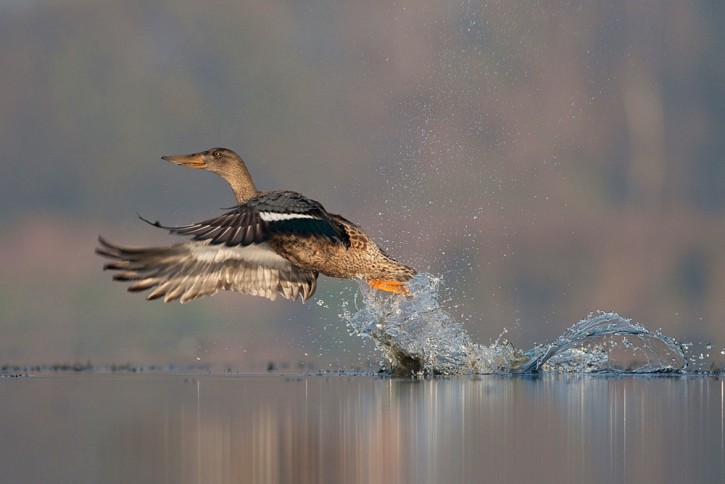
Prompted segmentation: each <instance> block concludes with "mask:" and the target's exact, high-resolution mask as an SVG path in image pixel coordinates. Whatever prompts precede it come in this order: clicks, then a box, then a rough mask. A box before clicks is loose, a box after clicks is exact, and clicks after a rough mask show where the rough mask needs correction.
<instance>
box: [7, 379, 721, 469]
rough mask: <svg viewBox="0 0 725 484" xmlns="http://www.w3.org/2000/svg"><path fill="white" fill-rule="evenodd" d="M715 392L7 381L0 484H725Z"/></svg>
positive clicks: (580, 385) (683, 384) (475, 384)
mask: <svg viewBox="0 0 725 484" xmlns="http://www.w3.org/2000/svg"><path fill="white" fill-rule="evenodd" d="M724 408H725V382H723V381H722V380H718V379H716V378H712V377H704V376H665V377H663V376H660V377H653V376H630V377H621V376H601V375H592V374H586V375H584V374H578V375H572V374H561V373H558V374H542V375H538V376H524V375H508V376H506V375H484V376H464V377H447V378H441V377H437V378H420V379H410V378H405V379H397V378H383V377H378V376H353V377H351V376H329V375H328V376H310V375H284V376H279V375H261V376H255V375H209V374H206V375H205V374H176V373H160V374H98V373H96V374H93V373H84V374H68V373H65V374H39V375H34V376H29V377H21V378H0V432H1V433H2V436H3V438H2V439H0V469H1V470H2V471H1V472H0V482H1V483H19V482H61V483H65V482H67V483H96V482H104V483H117V482H118V483H121V482H124V483H126V482H133V483H165V482H168V483H217V482H221V483H223V482H239V483H253V482H259V483H284V482H297V483H308V482H309V483H340V482H345V483H358V482H359V483H363V482H375V483H385V482H395V483H427V482H430V483H440V482H449V483H462V482H496V483H507V482H515V483H522V482H536V483H550V482H551V483H554V482H556V483H562V482H589V483H605V482H627V483H652V482H657V483H680V482H698V483H700V482H702V483H705V482H708V483H709V482H724V481H725V462H724V457H723V456H724V455H725V419H724V414H723V412H724Z"/></svg>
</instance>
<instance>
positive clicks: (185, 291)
mask: <svg viewBox="0 0 725 484" xmlns="http://www.w3.org/2000/svg"><path fill="white" fill-rule="evenodd" d="M98 241H99V242H100V247H99V248H97V249H96V253H97V254H99V255H102V256H104V257H108V258H109V259H112V260H113V261H112V262H109V263H107V264H106V265H105V266H104V267H103V268H104V269H108V270H114V271H118V273H117V274H116V275H115V276H114V277H113V279H114V280H117V281H123V282H130V283H131V285H130V286H129V287H128V290H129V291H143V290H146V289H152V291H151V292H150V293H149V295H148V296H147V299H158V298H163V300H164V302H169V301H174V300H177V299H178V300H179V302H181V303H185V302H187V301H191V300H193V299H198V298H201V297H205V296H211V295H213V294H216V293H217V292H219V291H236V292H240V293H242V294H249V295H253V296H262V297H266V298H268V299H271V300H275V299H276V298H277V294H281V295H282V297H284V298H286V299H291V300H293V301H294V300H296V299H297V297H298V296H300V297H301V298H302V302H304V301H306V300H307V299H309V298H310V297H311V296H312V295H313V294H314V292H315V289H316V288H317V272H314V271H307V270H304V269H300V268H299V267H297V266H294V265H293V264H292V263H290V262H289V261H288V260H287V259H285V258H283V257H281V256H280V255H278V254H277V253H276V252H274V251H273V250H272V249H270V248H269V246H268V245H267V244H266V243H261V244H254V245H247V246H234V247H228V246H224V245H211V244H210V242H209V241H208V240H205V241H192V242H185V243H182V244H175V245H169V246H162V247H146V248H131V247H122V246H118V245H115V244H113V243H111V242H109V241H107V240H105V239H103V238H102V237H99V238H98Z"/></svg>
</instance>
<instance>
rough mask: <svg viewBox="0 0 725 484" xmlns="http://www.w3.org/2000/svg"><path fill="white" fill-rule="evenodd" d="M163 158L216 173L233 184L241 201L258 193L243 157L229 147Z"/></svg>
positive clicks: (163, 158) (177, 163)
mask: <svg viewBox="0 0 725 484" xmlns="http://www.w3.org/2000/svg"><path fill="white" fill-rule="evenodd" d="M161 159H162V160H166V161H168V162H170V163H174V164H175V165H180V166H188V167H190V168H200V169H203V170H207V171H210V172H212V173H216V174H217V175H219V176H221V177H222V178H224V179H225V180H226V181H227V182H228V183H229V184H230V185H231V187H232V190H233V191H234V195H235V197H236V198H237V201H238V202H239V203H244V202H245V201H246V200H248V199H249V198H251V197H253V196H255V195H256V194H257V189H256V188H255V186H254V182H253V181H252V177H251V176H250V175H249V171H248V170H247V167H246V165H245V164H244V161H243V160H242V157H241V156H239V155H238V154H236V153H235V152H234V151H232V150H230V149H228V148H212V149H210V150H206V151H202V152H201V153H191V154H190V155H169V156H162V157H161Z"/></svg>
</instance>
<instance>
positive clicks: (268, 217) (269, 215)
mask: <svg viewBox="0 0 725 484" xmlns="http://www.w3.org/2000/svg"><path fill="white" fill-rule="evenodd" d="M259 218H261V219H262V220H264V221H265V222H279V221H281V220H294V219H296V218H308V219H309V218H312V219H315V218H318V217H315V216H314V215H309V214H306V213H278V212H259Z"/></svg>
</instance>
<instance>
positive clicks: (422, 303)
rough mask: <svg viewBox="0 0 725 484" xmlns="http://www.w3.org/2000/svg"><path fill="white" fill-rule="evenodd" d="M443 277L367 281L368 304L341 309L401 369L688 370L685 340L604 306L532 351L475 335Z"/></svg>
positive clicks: (355, 331)
mask: <svg viewBox="0 0 725 484" xmlns="http://www.w3.org/2000/svg"><path fill="white" fill-rule="evenodd" d="M439 282H440V280H439V279H437V278H435V277H433V276H431V275H430V274H418V275H417V276H416V277H415V278H414V279H413V281H411V283H410V285H409V289H410V291H411V293H412V297H408V298H405V297H400V296H389V295H387V294H384V293H380V292H377V291H373V290H371V289H369V288H368V287H367V286H365V285H362V284H361V286H360V290H361V296H362V304H361V305H356V307H355V308H354V311H353V310H350V309H349V308H348V307H347V305H345V306H344V310H343V312H342V314H341V316H342V317H343V318H344V319H345V320H346V321H347V324H348V326H349V327H350V329H351V332H352V333H353V334H356V335H359V336H361V337H364V338H372V339H373V340H374V341H375V343H376V346H377V348H378V349H380V351H382V353H383V356H384V358H385V365H386V367H387V371H388V372H389V373H391V374H394V375H399V376H403V375H463V374H471V373H475V374H486V373H531V372H541V371H545V372H568V373H591V372H615V373H616V372H619V373H669V372H684V371H685V370H686V369H687V367H688V363H689V362H688V358H687V357H686V355H685V350H684V349H683V347H682V345H681V344H679V343H678V342H677V341H675V340H674V339H672V338H670V337H668V336H666V335H663V334H661V333H659V332H654V333H653V332H651V331H649V330H648V329H647V328H645V327H644V326H642V325H641V324H638V323H633V322H632V321H630V320H629V319H626V318H623V317H622V316H620V315H618V314H616V313H605V312H599V313H597V314H593V315H590V316H589V317H588V318H586V319H584V320H581V321H579V322H578V323H576V324H574V325H573V326H571V327H570V328H569V329H567V330H566V331H565V332H564V334H562V335H561V336H560V337H559V338H557V339H556V341H554V342H552V343H550V344H547V345H540V346H537V347H536V348H533V349H531V350H528V351H524V350H521V349H517V348H515V347H514V346H512V345H511V344H510V343H508V342H506V341H496V342H494V343H493V344H491V345H489V346H485V345H481V344H478V343H475V342H473V341H472V340H471V338H470V336H469V335H468V333H467V332H466V330H465V329H464V328H463V326H462V325H461V324H460V323H459V322H457V321H456V320H455V319H454V318H453V317H451V315H450V314H448V313H447V312H446V311H445V310H444V309H443V308H441V306H440V304H439V303H438V285H439Z"/></svg>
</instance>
